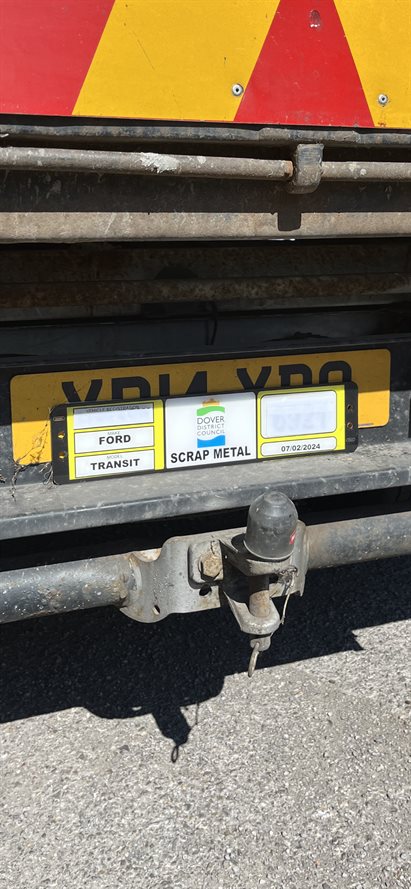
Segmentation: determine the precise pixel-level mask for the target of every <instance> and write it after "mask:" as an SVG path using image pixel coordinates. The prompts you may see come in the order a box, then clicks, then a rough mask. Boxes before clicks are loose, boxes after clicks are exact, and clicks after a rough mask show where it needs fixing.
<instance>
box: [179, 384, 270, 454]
mask: <svg viewBox="0 0 411 889" xmlns="http://www.w3.org/2000/svg"><path fill="white" fill-rule="evenodd" d="M165 419H166V424H165V425H166V466H167V469H182V468H187V467H188V466H201V465H207V464H210V463H230V462H233V461H235V462H238V461H241V460H255V458H256V451H257V448H256V400H255V395H254V393H253V392H240V393H238V394H228V395H215V396H205V395H204V396H196V397H189V398H172V399H167V401H166V405H165Z"/></svg>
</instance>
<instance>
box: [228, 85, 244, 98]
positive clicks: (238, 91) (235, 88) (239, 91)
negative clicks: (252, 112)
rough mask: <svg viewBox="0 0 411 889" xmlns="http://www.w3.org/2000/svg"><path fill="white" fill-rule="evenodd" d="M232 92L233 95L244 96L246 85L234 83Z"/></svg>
mask: <svg viewBox="0 0 411 889" xmlns="http://www.w3.org/2000/svg"><path fill="white" fill-rule="evenodd" d="M231 92H232V94H233V96H242V94H243V92H244V87H243V86H241V83H233V85H232V87H231Z"/></svg>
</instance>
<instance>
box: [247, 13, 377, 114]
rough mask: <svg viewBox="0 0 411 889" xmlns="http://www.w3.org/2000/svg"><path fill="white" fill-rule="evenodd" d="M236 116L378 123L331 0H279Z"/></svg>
mask: <svg viewBox="0 0 411 889" xmlns="http://www.w3.org/2000/svg"><path fill="white" fill-rule="evenodd" d="M236 121H238V122H241V123H282V124H287V123H288V124H300V125H310V126H359V127H372V126H374V124H373V120H372V118H371V114H370V111H369V108H368V105H367V102H366V99H365V96H364V92H363V89H362V86H361V82H360V78H359V76H358V73H357V69H356V67H355V64H354V60H353V57H352V55H351V51H350V47H349V45H348V42H347V39H346V37H345V34H344V31H343V28H342V25H341V22H340V19H339V16H338V13H337V10H336V8H335V5H334V2H333V0H298V2H297V0H281V2H280V5H279V7H278V10H277V13H276V15H275V16H274V19H273V22H272V25H271V28H270V30H269V32H268V35H267V37H266V40H265V42H264V45H263V48H262V50H261V53H260V56H259V58H258V60H257V63H256V65H255V68H254V71H253V73H252V75H251V78H250V81H249V83H248V86H247V89H246V91H245V93H244V96H243V99H242V102H241V105H240V107H239V109H238V112H237V116H236Z"/></svg>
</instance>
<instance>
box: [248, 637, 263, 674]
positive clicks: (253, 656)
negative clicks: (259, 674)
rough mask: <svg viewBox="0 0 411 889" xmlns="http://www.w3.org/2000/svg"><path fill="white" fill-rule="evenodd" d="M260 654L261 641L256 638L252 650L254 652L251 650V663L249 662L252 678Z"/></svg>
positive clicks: (249, 671)
mask: <svg viewBox="0 0 411 889" xmlns="http://www.w3.org/2000/svg"><path fill="white" fill-rule="evenodd" d="M259 654H260V642H259V640H258V639H256V640H255V642H254V645H253V650H252V652H251V657H250V661H249V664H248V676H249V679H251V677H252V675H253V673H254V670H255V665H256V663H257V658H258V655H259Z"/></svg>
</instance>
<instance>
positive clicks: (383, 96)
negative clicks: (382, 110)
mask: <svg viewBox="0 0 411 889" xmlns="http://www.w3.org/2000/svg"><path fill="white" fill-rule="evenodd" d="M378 102H379V104H380V105H386V104H387V102H388V96H387V94H386V93H380V95H379V96H378Z"/></svg>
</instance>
